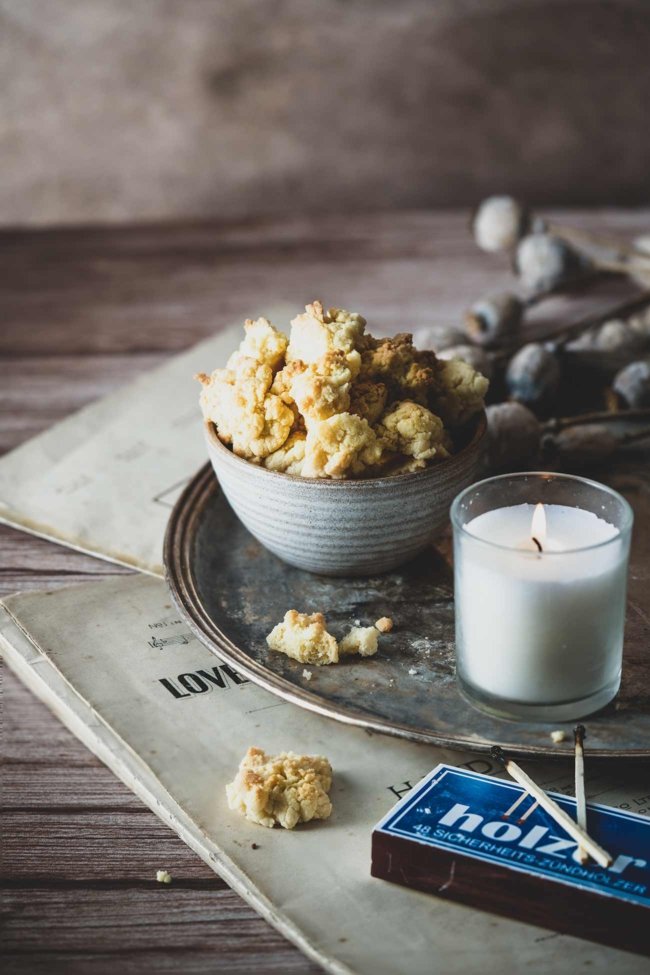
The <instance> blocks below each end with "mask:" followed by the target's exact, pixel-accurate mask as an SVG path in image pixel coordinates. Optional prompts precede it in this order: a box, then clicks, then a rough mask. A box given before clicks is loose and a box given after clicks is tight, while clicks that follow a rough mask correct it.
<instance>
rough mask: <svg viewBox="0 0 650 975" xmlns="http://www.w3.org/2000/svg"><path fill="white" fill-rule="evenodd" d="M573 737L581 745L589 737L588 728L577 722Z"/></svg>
mask: <svg viewBox="0 0 650 975" xmlns="http://www.w3.org/2000/svg"><path fill="white" fill-rule="evenodd" d="M573 737H574V739H575V743H576V745H581V744H582V743H583V741H584V740H585V738H586V737H587V730H586V728H585V726H584V725H583V724H577V725H576V726H575V728H574V729H573Z"/></svg>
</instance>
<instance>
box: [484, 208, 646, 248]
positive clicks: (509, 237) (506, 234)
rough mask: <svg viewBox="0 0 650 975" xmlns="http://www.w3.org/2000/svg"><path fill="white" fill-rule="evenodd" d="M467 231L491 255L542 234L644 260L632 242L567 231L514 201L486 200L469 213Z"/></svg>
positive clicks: (586, 231) (565, 228)
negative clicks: (524, 239)
mask: <svg viewBox="0 0 650 975" xmlns="http://www.w3.org/2000/svg"><path fill="white" fill-rule="evenodd" d="M471 228H472V233H473V236H474V240H475V241H476V243H477V245H478V246H479V247H480V248H481V250H484V251H488V252H491V253H498V252H502V251H510V250H513V249H514V248H515V247H516V246H517V244H518V243H519V241H520V240H521V239H522V237H524V236H525V235H526V234H530V233H531V232H533V231H534V232H546V233H549V234H552V235H553V236H555V237H560V238H562V239H564V240H566V241H568V242H569V243H571V244H577V245H578V247H584V246H586V247H596V248H601V249H602V250H606V251H610V252H611V254H612V255H613V256H614V257H621V258H624V257H638V256H641V257H644V256H647V254H648V251H647V249H646V248H645V247H644V246H642V245H641V244H639V243H637V242H636V241H632V242H628V241H623V240H620V239H619V238H616V237H610V236H609V235H605V234H598V233H594V232H593V231H590V230H581V229H580V228H579V227H569V226H567V225H566V224H563V223H557V222H556V221H554V220H546V219H545V218H543V217H540V216H538V215H537V214H535V213H533V211H532V210H531V209H530V207H528V206H526V204H525V203H523V202H522V201H521V200H517V199H515V197H512V196H507V195H505V194H503V195H497V196H488V197H486V199H485V200H483V201H482V202H481V203H480V204H479V205H478V206H477V207H476V208H475V210H474V211H473V213H472V217H471Z"/></svg>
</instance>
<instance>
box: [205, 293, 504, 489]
mask: <svg viewBox="0 0 650 975" xmlns="http://www.w3.org/2000/svg"><path fill="white" fill-rule="evenodd" d="M244 330H245V333H246V334H245V337H244V340H243V341H242V343H241V345H240V347H239V349H238V350H237V352H234V353H233V355H232V356H231V357H230V359H229V360H228V362H227V364H226V368H225V369H215V371H214V372H213V373H212V375H211V376H208V375H206V374H205V373H200V374H199V375H198V377H197V378H198V379H199V380H200V381H201V383H202V384H203V390H202V392H201V408H202V410H203V415H204V417H205V419H206V420H209V421H212V422H213V423H214V425H215V427H216V430H217V433H218V435H219V438H220V440H221V441H222V442H223V443H224V444H229V445H231V446H232V450H233V452H234V453H235V454H238V455H239V456H240V457H244V458H246V459H247V460H250V461H252V462H253V463H256V464H261V465H263V466H264V467H267V468H268V469H269V470H272V471H279V472H281V473H285V474H294V475H298V476H301V477H326V478H356V477H373V476H380V475H386V474H395V473H401V472H407V471H417V470H420V469H421V468H423V467H426V466H427V465H429V464H431V463H437V462H438V461H441V460H444V459H445V458H446V457H449V455H450V454H452V453H453V452H454V434H455V432H456V431H457V430H458V428H460V427H462V426H463V425H464V424H465V423H467V421H468V420H470V419H471V418H472V417H473V416H474V415H475V414H476V413H478V412H480V411H481V410H482V409H483V405H484V403H483V400H484V397H485V394H486V392H487V388H488V381H487V379H485V377H484V376H482V375H481V374H480V373H478V372H476V371H475V370H474V369H472V367H471V366H469V365H467V363H465V362H461V361H460V360H457V359H453V360H449V361H443V360H438V359H437V358H436V355H435V353H434V352H431V351H422V350H418V349H416V348H414V346H413V341H412V336H411V335H408V334H406V333H402V334H399V335H396V336H395V337H394V338H384V339H376V338H374V337H373V336H372V335H370V334H368V333H367V332H366V320H365V318H363V317H362V316H361V315H359V314H357V313H356V312H348V311H344V310H343V309H341V308H330V309H329V310H328V311H325V310H324V309H323V306H322V305H321V303H320V302H319V301H314V302H313V303H312V304H311V305H307V307H306V309H305V313H304V314H303V315H298V316H297V318H294V320H293V321H292V322H291V333H290V336H289V338H287V336H286V335H285V334H284V333H283V332H281V331H279V330H278V329H276V328H275V327H274V326H273V325H272V324H271V323H270V322H269V321H267V319H266V318H258V319H257V320H256V321H252V320H250V319H249V320H248V321H247V322H246V323H245V325H244Z"/></svg>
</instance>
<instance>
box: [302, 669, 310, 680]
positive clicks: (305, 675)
mask: <svg viewBox="0 0 650 975" xmlns="http://www.w3.org/2000/svg"><path fill="white" fill-rule="evenodd" d="M302 676H303V677H304V678H305V680H311V670H307V668H306V667H305V669H304V670H303V672H302Z"/></svg>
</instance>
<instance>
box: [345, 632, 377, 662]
mask: <svg viewBox="0 0 650 975" xmlns="http://www.w3.org/2000/svg"><path fill="white" fill-rule="evenodd" d="M378 640H379V630H377V629H376V628H375V627H374V626H353V627H352V629H351V630H350V632H349V633H347V634H346V635H345V636H344V637H343V639H342V640H341V642H340V643H339V652H340V653H341V654H342V655H343V656H345V655H347V654H350V653H358V654H359V655H360V656H361V657H372V656H373V655H374V654H375V653H377V647H378Z"/></svg>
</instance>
